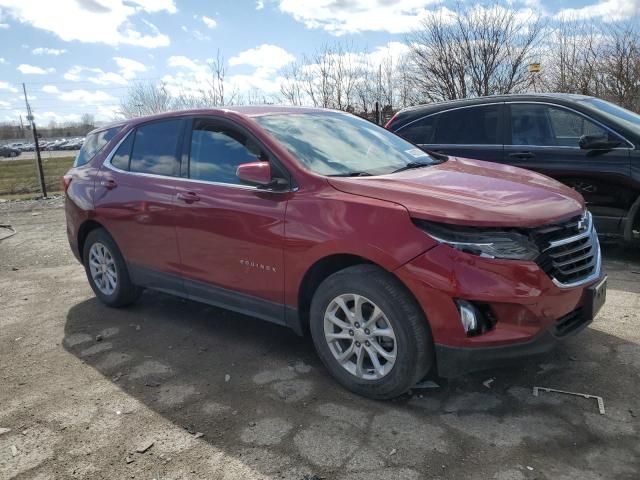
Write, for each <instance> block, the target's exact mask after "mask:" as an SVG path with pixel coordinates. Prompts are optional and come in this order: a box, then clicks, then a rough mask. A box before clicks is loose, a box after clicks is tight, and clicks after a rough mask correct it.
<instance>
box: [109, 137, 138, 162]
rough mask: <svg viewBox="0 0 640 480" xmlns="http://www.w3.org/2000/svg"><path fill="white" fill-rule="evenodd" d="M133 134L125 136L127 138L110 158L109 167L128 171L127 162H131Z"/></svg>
mask: <svg viewBox="0 0 640 480" xmlns="http://www.w3.org/2000/svg"><path fill="white" fill-rule="evenodd" d="M134 137H135V132H132V133H130V134H129V135H127V138H125V139H124V141H123V142H122V143H121V144H120V146H119V147H118V149H117V150H116V152H115V153H114V154H113V157H111V165H113V166H114V167H116V168H119V169H120V170H129V161H130V160H131V147H132V146H133V138H134Z"/></svg>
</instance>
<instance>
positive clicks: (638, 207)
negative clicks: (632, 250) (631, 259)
mask: <svg viewBox="0 0 640 480" xmlns="http://www.w3.org/2000/svg"><path fill="white" fill-rule="evenodd" d="M636 223H639V224H640V196H638V198H636V201H635V202H633V204H632V205H631V208H630V209H629V211H628V212H627V222H626V223H625V227H624V239H625V241H627V242H632V241H633V240H634V239H633V227H634V226H635V224H636Z"/></svg>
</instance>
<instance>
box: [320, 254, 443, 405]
mask: <svg viewBox="0 0 640 480" xmlns="http://www.w3.org/2000/svg"><path fill="white" fill-rule="evenodd" d="M310 322H311V325H310V329H311V335H312V337H313V342H314V344H315V347H316V350H317V351H318V354H319V356H320V358H321V360H322V362H323V363H324V364H325V366H326V367H327V369H328V370H329V371H330V372H331V374H332V375H333V376H334V377H335V378H336V379H337V380H338V381H339V382H340V383H341V384H342V385H344V386H345V387H346V388H347V389H349V390H351V391H353V392H355V393H358V394H360V395H364V396H367V397H370V398H377V399H387V398H393V397H396V396H398V395H401V394H402V393H404V392H406V391H407V390H408V389H409V388H411V387H412V386H413V385H415V384H416V383H417V382H418V381H419V380H420V379H422V378H423V377H424V376H425V375H426V373H427V372H428V370H429V369H430V368H431V366H432V364H433V343H432V339H431V335H430V332H429V328H428V326H427V322H426V319H425V318H424V315H423V313H422V311H421V309H420V307H419V306H418V305H417V304H416V302H415V300H414V299H413V298H412V297H411V295H410V294H409V293H408V292H407V291H406V289H405V288H404V286H403V285H402V284H400V282H399V281H398V280H397V279H396V278H395V277H394V276H393V275H391V274H390V273H388V272H386V271H384V270H382V269H380V268H378V267H376V266H373V265H358V266H354V267H349V268H347V269H345V270H342V271H340V272H337V273H335V274H333V275H331V276H329V277H328V278H327V279H326V280H325V281H324V282H322V284H321V285H320V286H319V287H318V289H317V291H316V293H315V295H314V297H313V300H312V302H311V312H310Z"/></svg>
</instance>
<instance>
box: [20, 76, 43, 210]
mask: <svg viewBox="0 0 640 480" xmlns="http://www.w3.org/2000/svg"><path fill="white" fill-rule="evenodd" d="M22 91H23V92H24V103H25V105H26V106H27V120H28V121H29V122H30V123H31V131H32V132H33V145H34V146H35V152H36V170H37V175H38V181H39V182H40V192H41V193H42V198H47V185H46V184H45V183H44V172H43V171H42V158H41V157H40V144H39V143H38V131H37V129H36V122H35V120H34V118H33V114H32V113H31V106H30V105H29V100H27V87H25V85H24V83H23V84H22Z"/></svg>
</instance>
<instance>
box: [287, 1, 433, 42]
mask: <svg viewBox="0 0 640 480" xmlns="http://www.w3.org/2000/svg"><path fill="white" fill-rule="evenodd" d="M440 3H442V0H386V1H378V0H350V1H340V2H338V1H336V0H315V1H314V2H301V1H299V0H280V5H279V7H280V11H282V12H283V13H286V14H289V15H291V16H292V17H293V18H294V19H295V20H297V21H299V22H303V23H304V25H305V26H306V27H307V28H313V29H316V28H320V29H323V30H326V31H327V32H329V33H331V34H333V35H344V34H347V33H358V32H365V31H384V32H389V33H406V32H409V31H411V30H413V29H414V28H416V27H417V26H418V25H419V24H420V20H421V19H422V18H425V16H426V15H428V14H429V12H430V11H431V10H429V9H428V8H427V7H428V6H434V5H438V4H440Z"/></svg>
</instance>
